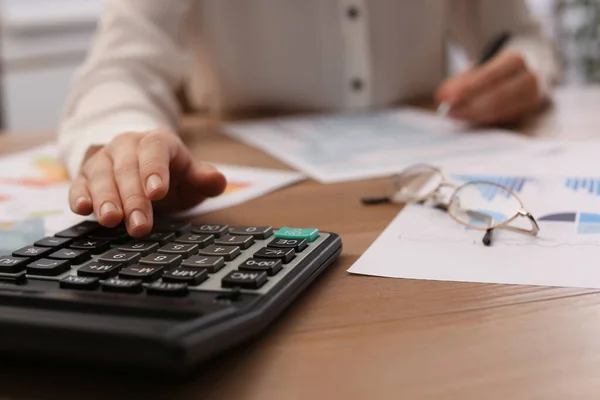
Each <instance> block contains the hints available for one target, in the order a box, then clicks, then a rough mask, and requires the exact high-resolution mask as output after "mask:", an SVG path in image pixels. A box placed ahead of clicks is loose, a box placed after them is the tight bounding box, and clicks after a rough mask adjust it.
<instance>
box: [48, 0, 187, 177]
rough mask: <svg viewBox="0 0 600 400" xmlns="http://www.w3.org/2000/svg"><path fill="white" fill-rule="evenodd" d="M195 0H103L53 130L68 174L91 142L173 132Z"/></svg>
mask: <svg viewBox="0 0 600 400" xmlns="http://www.w3.org/2000/svg"><path fill="white" fill-rule="evenodd" d="M191 5H192V0H176V1H165V0H106V1H105V6H104V7H105V8H104V10H103V14H102V16H101V18H100V21H99V25H98V30H97V33H96V37H95V40H94V42H93V45H92V48H91V49H90V52H89V54H88V56H87V59H86V60H85V62H84V63H83V65H82V66H81V67H80V69H79V70H78V71H77V73H76V76H75V77H74V79H73V81H72V83H71V86H70V91H69V95H68V98H67V101H66V104H65V108H64V111H63V116H62V120H61V123H60V125H59V128H58V143H59V149H60V152H61V156H62V158H63V160H64V162H65V164H66V165H67V169H68V171H69V174H70V175H71V177H75V176H76V175H77V173H78V171H79V168H80V166H81V163H82V161H83V157H84V155H85V153H86V151H87V150H88V149H89V147H90V146H94V145H103V144H106V143H108V142H109V141H110V140H111V139H112V138H113V137H115V136H116V135H118V134H121V133H124V132H132V131H146V130H151V129H156V128H160V127H164V128H170V129H173V130H174V129H176V124H177V120H178V117H179V115H180V112H181V111H180V109H179V106H178V102H177V99H176V96H175V91H176V89H177V87H178V86H179V85H181V83H182V79H183V78H184V74H185V72H186V70H187V66H188V60H189V57H188V55H189V52H188V49H186V48H185V46H184V40H183V36H182V32H183V29H184V18H185V17H186V16H187V15H188V14H189V11H190V7H191Z"/></svg>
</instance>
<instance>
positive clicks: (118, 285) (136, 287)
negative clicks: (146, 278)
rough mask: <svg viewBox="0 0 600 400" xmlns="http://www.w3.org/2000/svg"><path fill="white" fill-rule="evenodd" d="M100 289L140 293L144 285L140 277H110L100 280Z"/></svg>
mask: <svg viewBox="0 0 600 400" xmlns="http://www.w3.org/2000/svg"><path fill="white" fill-rule="evenodd" d="M102 290H104V291H106V292H116V293H140V292H141V291H142V290H144V287H143V286H142V280H141V279H119V278H110V279H107V280H105V281H104V282H102Z"/></svg>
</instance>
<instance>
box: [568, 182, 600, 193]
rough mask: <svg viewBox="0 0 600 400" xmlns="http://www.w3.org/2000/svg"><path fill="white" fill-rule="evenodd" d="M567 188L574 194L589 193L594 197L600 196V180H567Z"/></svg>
mask: <svg viewBox="0 0 600 400" xmlns="http://www.w3.org/2000/svg"><path fill="white" fill-rule="evenodd" d="M565 187H566V188H567V189H570V190H572V191H573V192H587V193H588V194H590V195H592V196H600V179H594V178H566V179H565Z"/></svg>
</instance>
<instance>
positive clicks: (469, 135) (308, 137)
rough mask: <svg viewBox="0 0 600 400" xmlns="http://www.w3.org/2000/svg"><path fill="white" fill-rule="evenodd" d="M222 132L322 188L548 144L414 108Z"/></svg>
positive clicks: (252, 124) (250, 124)
mask: <svg viewBox="0 0 600 400" xmlns="http://www.w3.org/2000/svg"><path fill="white" fill-rule="evenodd" d="M225 133H226V134H228V135H230V136H231V137H233V138H236V139H238V140H240V141H242V142H244V143H246V144H248V145H250V146H254V147H256V148H258V149H261V150H262V151H264V152H266V153H268V154H270V155H272V156H273V157H276V158H277V159H279V160H281V161H282V162H284V163H287V164H288V165H290V166H291V167H293V168H295V169H297V170H299V171H301V172H303V173H305V174H306V175H308V176H310V177H312V178H314V179H316V180H318V181H320V182H324V183H331V182H339V181H345V180H358V179H366V178H373V177H380V176H386V175H390V174H394V173H397V172H398V171H400V170H401V169H402V168H405V167H406V166H408V165H411V164H415V163H424V162H429V163H443V164H444V165H445V166H446V167H451V166H452V165H453V163H457V165H474V164H477V165H479V164H482V165H484V164H486V163H487V162H489V160H490V159H491V158H493V157H494V156H496V155H500V154H503V153H510V154H511V156H513V157H514V156H517V155H518V154H521V153H525V154H529V152H530V151H532V150H539V149H544V148H547V147H549V146H551V142H549V141H541V140H534V139H531V138H527V137H525V136H522V135H519V134H516V133H513V132H510V131H502V130H471V131H467V130H466V128H465V125H463V124H460V123H457V122H454V121H451V120H448V119H445V118H440V117H438V116H436V115H435V114H433V113H428V112H424V111H419V110H417V109H412V108H402V109H398V110H391V111H382V112H373V113H368V114H367V113H365V114H336V115H320V116H301V117H286V118H277V119H267V120H258V121H257V120H253V121H245V122H244V121H243V122H238V123H231V124H227V125H226V126H225Z"/></svg>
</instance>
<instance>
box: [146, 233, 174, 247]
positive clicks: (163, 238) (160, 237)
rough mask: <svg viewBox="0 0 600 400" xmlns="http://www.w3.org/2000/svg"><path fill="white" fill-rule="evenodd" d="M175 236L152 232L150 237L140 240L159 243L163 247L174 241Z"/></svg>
mask: <svg viewBox="0 0 600 400" xmlns="http://www.w3.org/2000/svg"><path fill="white" fill-rule="evenodd" d="M173 239H175V234H174V233H173V232H152V233H151V234H149V235H148V236H146V237H144V238H142V239H140V240H143V241H150V242H158V243H159V244H160V245H161V246H164V245H165V244H167V243H169V242H171V241H173Z"/></svg>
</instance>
